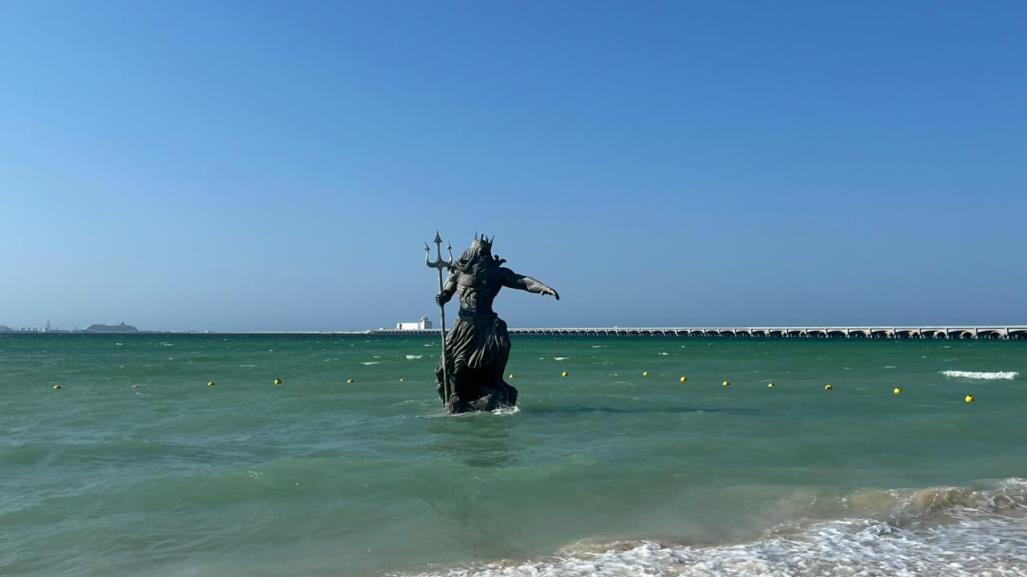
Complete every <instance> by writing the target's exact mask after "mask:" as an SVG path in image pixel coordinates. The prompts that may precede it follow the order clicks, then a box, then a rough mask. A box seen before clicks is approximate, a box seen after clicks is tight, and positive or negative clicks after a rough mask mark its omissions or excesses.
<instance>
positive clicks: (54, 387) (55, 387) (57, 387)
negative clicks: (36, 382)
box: [53, 384, 64, 391]
mask: <svg viewBox="0 0 1027 577" xmlns="http://www.w3.org/2000/svg"><path fill="white" fill-rule="evenodd" d="M63 388H64V387H62V386H61V385H60V384H56V385H54V386H53V390H55V391H59V390H61V389H63Z"/></svg>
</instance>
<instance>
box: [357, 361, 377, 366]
mask: <svg viewBox="0 0 1027 577" xmlns="http://www.w3.org/2000/svg"><path fill="white" fill-rule="evenodd" d="M360 364H362V365H368V366H369V365H380V364H382V362H381V361H365V362H363V363H360Z"/></svg>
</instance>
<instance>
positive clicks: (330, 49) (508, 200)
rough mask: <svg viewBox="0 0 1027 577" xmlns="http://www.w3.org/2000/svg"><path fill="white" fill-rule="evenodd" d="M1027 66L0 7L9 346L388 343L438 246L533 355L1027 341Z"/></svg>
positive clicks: (950, 10)
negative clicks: (1010, 327) (722, 338)
mask: <svg viewBox="0 0 1027 577" xmlns="http://www.w3.org/2000/svg"><path fill="white" fill-rule="evenodd" d="M1025 63H1027V4H1025V3H1023V2H1019V1H1014V2H999V1H995V2H850V3H841V2H820V1H812V2H803V3H793V2H749V3H742V2H706V1H702V2H667V3H663V2H645V3H640V2H615V3H607V2H527V3H526V2H508V3H507V2H478V1H473V2H458V3H453V2H412V1H411V2H382V1H375V2H367V3H341V2H339V3H336V2H284V1H283V2H273V3H262V2H252V1H246V2H227V1H218V2H208V1H197V2H185V1H173V2H136V1H129V2H85V1H83V2H35V1H26V2H3V3H0V239H2V242H0V324H7V325H11V326H20V325H32V326H41V325H42V324H43V323H44V322H46V320H48V319H49V320H51V321H52V322H54V323H55V324H59V325H62V326H64V327H66V328H71V327H73V326H75V325H77V326H80V327H81V326H85V325H87V324H89V323H93V322H119V321H126V322H128V323H130V324H135V325H137V326H139V327H141V328H148V329H158V328H160V329H201V330H202V329H209V330H288V329H292V330H321V329H326V330H332V329H362V328H373V327H379V326H391V325H392V324H393V323H395V322H396V321H400V320H414V319H416V318H417V317H418V316H420V315H421V314H432V315H433V316H435V315H437V308H436V307H434V305H433V303H432V296H433V294H434V292H435V290H436V289H437V278H436V277H435V275H434V272H433V271H430V270H428V269H427V268H425V267H424V264H423V241H425V240H428V239H430V238H431V237H432V236H433V235H434V233H435V229H436V227H438V228H439V229H440V230H441V231H442V234H443V236H445V237H446V238H448V239H452V240H453V243H454V250H455V251H457V252H458V251H460V250H463V248H465V247H466V245H467V244H468V242H469V241H470V239H471V237H472V235H473V234H474V232H475V231H476V230H477V231H485V232H487V233H488V234H490V235H491V234H494V235H496V247H495V250H496V252H497V253H498V254H500V255H501V256H503V257H504V258H507V259H508V260H509V263H508V264H509V266H511V268H513V269H514V270H517V271H518V272H522V273H526V274H530V275H533V276H536V277H537V278H539V279H540V280H543V281H545V282H547V283H549V284H551V285H553V286H554V287H555V288H557V289H558V290H559V291H560V292H561V295H562V296H563V300H561V301H560V302H555V301H553V300H552V299H546V298H543V297H539V296H537V295H529V294H524V293H516V294H515V293H514V292H513V291H510V292H505V293H504V294H502V295H500V297H499V301H498V302H497V309H498V310H499V312H500V314H501V315H502V316H504V317H505V318H506V319H507V320H508V322H509V323H510V325H511V326H532V325H548V326H574V325H620V326H629V325H749V324H871V323H875V324H901V323H921V324H944V323H1027V298H1025V296H1024V295H1025V287H1027V258H1025V256H1024V252H1025V250H1024V249H1025V247H1027V234H1025V233H1027V224H1025V216H1027V65H1025ZM451 307H452V305H451ZM453 312H454V310H453V309H452V308H451V309H450V314H453Z"/></svg>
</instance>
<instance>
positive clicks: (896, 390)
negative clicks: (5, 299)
mask: <svg viewBox="0 0 1027 577" xmlns="http://www.w3.org/2000/svg"><path fill="white" fill-rule="evenodd" d="M641 374H642V377H649V376H650V374H651V373H650V372H649V371H647V370H643V371H642V372H641ZM569 376H570V371H568V370H562V371H560V377H562V378H567V377H569ZM613 376H615V377H616V376H619V373H613ZM507 378H508V379H510V380H513V379H515V378H517V375H516V374H515V373H509V374H508V375H507ZM354 382H356V381H355V379H354V378H353V377H348V378H347V379H346V384H349V385H351V384H353V383H354ZM399 382H401V383H405V382H406V377H399ZM678 382H679V383H681V384H685V383H687V382H688V377H687V376H685V375H681V376H679V377H678ZM272 383H273V384H274V385H275V386H276V387H277V386H281V385H282V384H283V383H284V381H283V380H282V378H281V377H275V379H274V380H273V381H272ZM216 386H217V383H216V382H215V381H213V380H211V381H207V387H210V388H213V387H216ZM720 386H721V388H722V389H728V388H729V387H731V381H730V380H728V379H724V380H722V381H721V382H720ZM140 387H142V385H140V384H133V385H132V386H131V388H132V389H133V390H135V389H139V388H140ZM776 387H777V384H776V383H774V382H773V381H771V382H768V383H767V389H768V390H774V389H775V388H776ZM50 388H51V389H52V390H54V391H60V390H63V389H64V385H63V384H61V383H54V384H53V385H51V386H50ZM823 389H824V391H828V392H831V391H834V385H833V384H831V383H827V384H825V385H824V387H823ZM891 393H892V395H893V396H896V397H897V396H901V395H903V394H904V393H905V389H904V388H903V387H902V386H901V385H896V386H894V387H893V388H892V390H891ZM976 401H977V397H975V396H974V395H973V394H972V393H966V394H965V395H964V396H963V403H964V404H968V405H969V404H972V403H974V402H976Z"/></svg>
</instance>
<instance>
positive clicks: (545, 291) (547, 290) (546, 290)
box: [542, 287, 560, 300]
mask: <svg viewBox="0 0 1027 577" xmlns="http://www.w3.org/2000/svg"><path fill="white" fill-rule="evenodd" d="M542 294H544V295H552V296H554V297H556V300H560V293H558V292H556V291H555V290H554V289H552V288H550V287H546V288H544V289H542Z"/></svg>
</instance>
